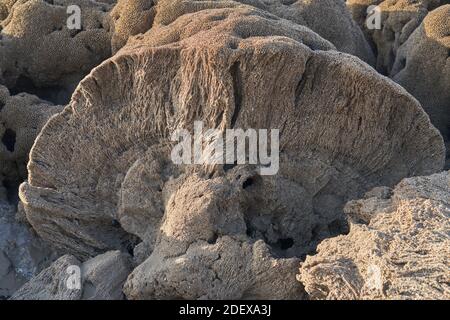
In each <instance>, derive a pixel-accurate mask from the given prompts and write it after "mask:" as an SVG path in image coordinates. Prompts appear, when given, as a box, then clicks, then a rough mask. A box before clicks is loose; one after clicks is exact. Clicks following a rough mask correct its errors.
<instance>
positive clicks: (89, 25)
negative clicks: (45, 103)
mask: <svg viewBox="0 0 450 320" xmlns="http://www.w3.org/2000/svg"><path fill="white" fill-rule="evenodd" d="M69 5H77V6H79V7H80V9H81V20H80V21H81V29H80V30H78V29H68V25H67V21H68V19H69V17H70V14H68V13H67V8H68V6H69ZM109 8H110V5H107V4H101V3H98V2H94V1H90V0H75V1H72V0H70V1H68V0H55V1H52V2H51V3H50V2H49V1H44V0H26V1H24V0H20V1H16V2H15V3H14V5H12V6H11V7H10V10H9V12H8V16H7V17H6V18H5V19H4V20H3V21H2V22H1V26H2V30H1V37H0V83H1V84H4V85H6V86H7V87H8V88H9V89H11V90H12V91H13V92H14V93H16V92H22V91H26V92H30V93H34V94H37V95H39V96H40V97H42V98H44V99H46V100H50V101H54V102H57V103H65V102H67V100H68V98H69V97H70V95H71V93H72V92H73V90H74V89H75V87H76V85H77V84H78V82H79V81H80V80H81V79H82V78H83V77H84V76H85V75H86V74H87V73H89V71H90V70H91V69H92V68H93V67H95V66H96V65H98V64H99V63H100V62H102V61H103V60H104V59H106V58H108V57H109V56H110V54H111V48H110V47H111V45H110V34H109V25H108V23H107V21H106V19H105V17H106V15H107V12H108V10H109Z"/></svg>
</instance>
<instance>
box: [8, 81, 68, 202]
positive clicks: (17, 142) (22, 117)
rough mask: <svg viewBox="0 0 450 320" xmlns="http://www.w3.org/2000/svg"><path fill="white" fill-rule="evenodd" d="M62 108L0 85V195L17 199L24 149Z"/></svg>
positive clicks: (25, 156)
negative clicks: (15, 93)
mask: <svg viewBox="0 0 450 320" xmlns="http://www.w3.org/2000/svg"><path fill="white" fill-rule="evenodd" d="M60 111H62V106H54V105H52V104H51V103H50V102H47V101H43V100H41V99H39V98H38V97H36V96H34V95H30V94H27V93H20V94H18V95H10V93H9V91H8V89H6V87H4V86H1V85H0V137H1V144H0V181H1V182H2V185H1V186H0V190H1V192H0V198H1V200H3V201H5V200H8V201H10V202H13V203H14V202H17V190H18V187H19V184H20V183H22V182H23V181H24V180H25V179H26V177H27V169H26V164H27V162H28V153H29V152H30V149H31V146H32V145H33V143H34V140H35V139H36V137H37V135H38V133H39V131H40V130H41V129H42V127H43V126H44V124H45V123H46V122H47V120H48V119H49V118H50V117H51V116H52V115H54V114H56V113H58V112H60Z"/></svg>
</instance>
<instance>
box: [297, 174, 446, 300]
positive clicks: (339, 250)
mask: <svg viewBox="0 0 450 320" xmlns="http://www.w3.org/2000/svg"><path fill="white" fill-rule="evenodd" d="M369 207H371V208H372V209H371V210H367V209H368V208H369ZM347 211H348V212H349V213H352V214H353V219H354V218H358V217H362V218H363V221H365V222H366V223H354V224H352V225H351V228H350V233H349V234H348V235H343V236H339V237H336V238H332V239H327V240H325V241H323V242H322V243H321V244H320V245H319V247H318V248H317V252H318V253H317V254H316V255H314V256H308V257H307V259H306V261H305V262H304V263H302V265H301V268H300V275H299V280H300V281H301V282H302V283H303V285H304V286H305V289H306V291H307V292H308V293H309V295H310V297H311V298H313V299H447V300H448V299H449V298H450V287H449V280H450V278H449V277H450V260H449V259H450V237H449V231H450V219H449V218H450V172H449V171H447V172H445V171H444V172H442V173H439V174H434V175H431V176H424V177H416V178H408V179H404V180H403V181H402V182H401V183H399V184H398V185H397V186H396V187H395V189H394V191H393V195H392V196H391V197H390V198H389V199H380V198H368V199H364V200H358V201H352V202H350V203H349V204H348V205H347ZM369 212H370V214H369V215H370V216H369V217H368V213H369ZM354 221H355V220H354Z"/></svg>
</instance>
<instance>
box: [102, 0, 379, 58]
mask: <svg viewBox="0 0 450 320" xmlns="http://www.w3.org/2000/svg"><path fill="white" fill-rule="evenodd" d="M243 5H248V6H252V7H255V8H259V9H262V10H264V11H266V12H269V13H271V14H274V15H275V16H277V17H280V18H283V19H286V20H289V21H291V22H293V23H296V24H298V25H302V26H306V27H308V28H310V29H311V30H313V31H314V32H316V33H318V34H319V35H320V36H322V37H323V38H324V39H326V40H328V41H330V42H331V43H333V44H334V45H335V46H336V48H337V49H338V50H339V51H342V52H346V53H350V54H353V55H355V56H357V57H359V58H361V59H362V60H364V61H366V62H367V63H369V64H374V55H373V52H372V50H371V48H370V46H369V44H368V43H367V41H366V40H365V38H364V35H363V33H362V32H361V30H360V28H359V27H358V25H356V23H355V22H354V21H353V20H352V18H351V16H350V14H349V12H348V11H347V10H346V7H345V4H344V3H343V2H341V1H334V0H316V1H305V0H301V1H283V0H274V1H270V2H267V1H263V0H234V1H232V0H221V1H207V0H201V1H192V0H152V1H147V0H131V1H130V0H119V1H118V4H117V6H116V7H115V8H114V10H113V11H112V12H111V16H112V25H113V26H114V29H115V31H114V33H113V37H112V39H113V41H112V46H113V50H115V51H117V50H118V49H119V48H121V47H122V46H123V45H125V43H126V42H127V39H128V38H129V37H130V36H132V35H137V34H140V33H144V32H145V31H147V30H149V29H150V28H151V27H157V26H166V25H169V24H170V23H172V22H173V21H175V20H176V19H177V18H178V17H180V16H182V15H184V14H187V13H193V12H197V11H201V10H207V9H210V10H211V9H221V8H240V7H242V6H243Z"/></svg>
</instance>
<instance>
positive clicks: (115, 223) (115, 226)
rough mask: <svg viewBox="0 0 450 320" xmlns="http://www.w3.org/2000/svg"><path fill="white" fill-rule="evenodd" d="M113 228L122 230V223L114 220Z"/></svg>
mask: <svg viewBox="0 0 450 320" xmlns="http://www.w3.org/2000/svg"><path fill="white" fill-rule="evenodd" d="M112 226H113V227H114V228H120V222H119V221H117V220H116V219H114V220H113V221H112Z"/></svg>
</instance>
